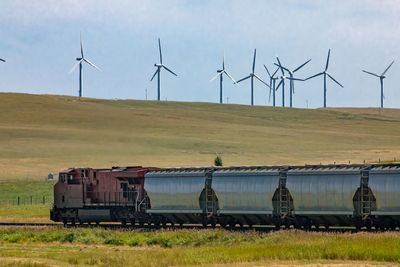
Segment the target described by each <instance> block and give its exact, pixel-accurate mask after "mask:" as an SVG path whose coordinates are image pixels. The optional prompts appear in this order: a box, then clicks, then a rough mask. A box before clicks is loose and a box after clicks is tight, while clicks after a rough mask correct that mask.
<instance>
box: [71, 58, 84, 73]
mask: <svg viewBox="0 0 400 267" xmlns="http://www.w3.org/2000/svg"><path fill="white" fill-rule="evenodd" d="M82 61H83V59H81V60H79V61H78V62H77V63H76V64H75V65H74V66H73V67H72V69H71V70H70V71H69V73H71V72H73V71H74V70H75V69H76V67H78V65H79V64H80V63H81V62H82Z"/></svg>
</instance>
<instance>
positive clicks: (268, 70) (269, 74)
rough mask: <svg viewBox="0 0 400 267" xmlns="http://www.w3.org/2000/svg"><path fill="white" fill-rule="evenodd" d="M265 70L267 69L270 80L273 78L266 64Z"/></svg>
mask: <svg viewBox="0 0 400 267" xmlns="http://www.w3.org/2000/svg"><path fill="white" fill-rule="evenodd" d="M264 68H265V70H266V71H267V73H268V76H269V77H270V78H272V76H271V73H269V70H268V68H267V66H265V64H264Z"/></svg>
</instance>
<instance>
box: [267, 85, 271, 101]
mask: <svg viewBox="0 0 400 267" xmlns="http://www.w3.org/2000/svg"><path fill="white" fill-rule="evenodd" d="M271 90H272V88H271V86H270V87H269V96H268V103H270V102H271Z"/></svg>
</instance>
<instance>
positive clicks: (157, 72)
mask: <svg viewBox="0 0 400 267" xmlns="http://www.w3.org/2000/svg"><path fill="white" fill-rule="evenodd" d="M158 50H159V51H160V63H159V64H157V63H156V64H154V66H155V67H157V70H156V72H155V73H154V75H153V77H151V79H150V81H152V80H153V79H154V77H155V76H156V75H157V88H158V91H157V100H158V101H160V74H161V69H162V68H164V69H166V70H167V71H169V72H171V73H172V74H173V75H175V76H178V75H176V74H175V73H174V72H173V71H172V70H170V69H169V68H167V67H166V66H165V65H164V64H163V63H162V53H161V41H160V38H158Z"/></svg>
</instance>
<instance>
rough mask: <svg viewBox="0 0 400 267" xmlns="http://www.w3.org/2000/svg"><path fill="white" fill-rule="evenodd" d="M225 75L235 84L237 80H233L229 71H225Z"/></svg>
mask: <svg viewBox="0 0 400 267" xmlns="http://www.w3.org/2000/svg"><path fill="white" fill-rule="evenodd" d="M224 73H225V74H226V76H228V77H229V79H231V80H232V82H233V83H235V79H233V77H232V76H231V75H230V74H229V73H228V72H227V71H225V70H224Z"/></svg>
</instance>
